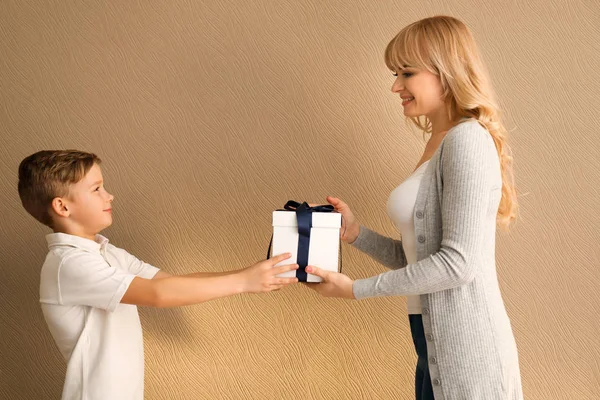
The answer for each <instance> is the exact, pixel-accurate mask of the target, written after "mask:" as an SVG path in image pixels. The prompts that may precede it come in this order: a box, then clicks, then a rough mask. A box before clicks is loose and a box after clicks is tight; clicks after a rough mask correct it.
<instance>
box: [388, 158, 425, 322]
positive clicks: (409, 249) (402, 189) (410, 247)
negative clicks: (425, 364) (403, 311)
mask: <svg viewBox="0 0 600 400" xmlns="http://www.w3.org/2000/svg"><path fill="white" fill-rule="evenodd" d="M427 164H429V160H427V161H425V162H424V163H423V164H421V165H420V166H419V168H417V169H416V170H415V172H413V173H412V174H411V175H410V176H409V177H408V178H406V180H405V181H404V182H402V183H401V184H400V186H398V187H397V188H396V189H394V190H393V191H392V193H391V194H390V197H389V199H388V202H387V213H388V216H389V217H390V219H391V220H392V222H393V223H394V225H395V226H396V229H398V231H399V232H400V235H401V236H402V247H403V248H404V253H405V254H406V261H407V262H408V263H409V264H414V263H416V262H417V248H416V244H415V224H414V217H413V213H414V210H415V202H416V201H417V192H418V191H419V186H420V184H421V178H422V176H423V173H424V172H425V168H426V167H427ZM406 306H407V309H408V313H409V314H421V300H420V298H419V296H407V297H406Z"/></svg>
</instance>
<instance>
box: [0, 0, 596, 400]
mask: <svg viewBox="0 0 600 400" xmlns="http://www.w3.org/2000/svg"><path fill="white" fill-rule="evenodd" d="M435 14H450V15H453V16H456V17H459V18H461V19H463V20H464V21H465V22H466V23H467V24H468V25H469V26H470V27H471V29H472V30H473V33H474V35H475V37H476V39H477V41H478V43H479V46H480V48H481V51H482V54H483V57H484V59H485V61H486V63H487V65H488V68H489V70H490V74H491V76H492V80H493V82H494V84H495V87H496V92H497V95H498V98H499V101H500V103H501V104H502V106H503V111H504V119H505V122H506V125H507V127H508V128H509V130H510V140H511V141H510V143H511V144H512V146H513V150H514V157H515V173H516V179H517V185H518V190H519V192H520V195H521V197H520V204H521V216H520V219H519V220H518V221H517V223H516V224H515V225H514V226H513V229H512V230H511V232H510V233H509V234H506V233H501V232H498V240H497V255H496V257H497V264H498V274H499V278H500V284H501V289H502V293H503V296H504V300H505V304H506V308H507V310H508V313H509V316H510V318H511V321H512V326H513V330H514V333H515V337H516V340H517V344H518V348H519V355H520V362H521V371H522V376H523V385H524V392H525V396H526V398H527V399H531V400H547V399H565V400H573V399H597V398H598V396H599V395H598V393H599V391H600V363H599V361H598V360H599V359H600V340H599V335H598V333H599V332H600V323H599V318H598V315H599V313H600V295H599V294H598V286H599V284H600V268H599V259H600V251H599V248H600V246H599V245H598V236H599V235H598V233H599V232H598V231H599V229H598V226H600V216H599V215H600V202H599V200H598V199H599V198H600V191H599V189H598V186H599V185H598V184H599V182H600V165H599V161H598V160H599V157H598V154H599V149H600V140H599V139H598V132H599V129H598V126H599V123H600V111H599V110H600V102H599V101H598V98H597V95H598V93H600V80H599V78H598V74H597V66H598V65H600V45H599V44H598V43H600V28H599V27H600V5H599V4H598V2H597V1H592V0H581V1H570V2H566V1H560V0H552V1H548V0H533V1H528V2H524V1H494V2H491V1H488V2H485V4H484V5H482V3H481V2H477V1H473V0H448V1H437V0H436V1H425V2H409V1H388V0H385V1H369V0H356V1H335V0H319V1H318V0H307V1H285V0H283V1H282V0H280V1H266V0H265V1H262V0H261V1H241V0H221V1H144V2H139V1H128V0H125V1H118V2H106V1H95V2H94V1H86V2H71V1H67V2H65V1H40V0H36V1H31V0H3V1H2V2H0V135H1V139H2V140H1V143H2V145H1V146H0V204H1V205H0V207H1V210H2V217H3V219H2V223H1V224H0V249H1V250H0V268H1V274H0V294H1V296H2V303H1V306H0V338H1V340H0V398H2V399H11V400H12V399H56V398H59V396H60V393H61V389H62V383H63V379H64V374H65V363H64V361H63V359H62V357H61V356H60V353H59V352H58V349H57V348H56V346H55V344H54V342H53V340H52V337H51V336H50V333H49V332H48V330H47V327H46V325H45V322H44V319H43V316H42V313H41V310H40V307H39V303H38V299H39V293H38V289H39V271H40V267H41V265H42V262H43V260H44V257H45V254H46V250H47V249H46V246H45V239H44V235H45V234H47V233H49V230H48V229H47V228H45V227H43V226H40V225H39V224H37V222H36V221H35V220H33V218H31V217H30V216H29V215H27V214H26V213H25V211H24V210H23V209H22V207H21V205H20V202H19V199H18V194H17V190H16V183H17V175H16V172H17V167H18V164H19V162H20V160H21V159H22V158H23V157H25V156H27V155H29V154H31V153H33V152H35V151H38V150H41V149H57V148H77V149H81V150H87V151H92V152H95V153H97V154H98V155H100V157H101V158H102V159H103V173H104V177H105V180H106V186H107V189H108V190H109V191H111V192H112V193H113V194H114V195H115V201H114V214H113V215H114V225H113V226H112V227H110V228H109V229H107V230H106V231H104V234H105V235H106V236H108V237H109V238H110V240H111V242H112V243H114V244H115V245H117V246H120V247H124V248H126V249H127V250H128V251H130V252H131V253H133V254H135V255H137V256H138V257H139V258H141V259H143V260H145V261H147V262H149V263H152V264H154V265H156V266H158V267H160V268H162V269H164V270H165V271H168V272H171V273H175V274H177V273H190V272H194V271H223V270H231V269H238V268H242V267H245V266H248V265H250V264H252V263H254V262H256V261H258V260H261V259H263V258H264V257H265V254H266V249H267V245H268V241H269V238H270V235H271V229H272V228H271V211H273V210H274V209H277V208H281V207H282V206H283V205H284V204H285V202H286V201H287V200H289V199H294V200H298V201H303V200H306V201H309V202H313V203H321V204H322V203H323V202H324V201H325V196H327V195H334V196H337V197H340V198H342V199H343V200H345V201H346V202H347V203H348V204H349V205H350V206H351V207H352V208H353V210H354V212H355V214H356V215H357V217H358V218H359V220H360V222H361V223H363V224H364V225H366V226H369V227H370V228H372V229H374V230H376V231H378V232H381V233H383V234H386V235H389V236H394V235H397V233H396V231H395V229H394V228H393V226H392V224H391V222H390V221H389V219H388V217H387V215H386V210H385V204H386V201H387V197H388V196H389V193H390V192H391V190H392V189H393V188H394V187H396V186H397V185H398V184H399V183H400V182H401V181H402V180H403V179H404V178H406V177H407V176H408V175H409V174H410V172H411V171H412V170H413V169H414V167H415V165H416V163H417V161H418V160H419V158H420V156H421V153H422V151H423V149H424V145H425V142H424V139H423V137H422V135H421V134H420V133H419V132H418V131H416V130H415V129H412V128H410V126H409V125H408V124H406V123H405V121H404V119H403V117H402V110H401V106H400V102H399V99H398V98H397V96H395V95H392V93H391V92H390V88H391V85H392V82H393V77H392V76H391V74H390V73H389V71H388V70H387V68H386V67H385V64H384V63H383V51H384V49H385V46H386V44H387V42H388V41H389V40H390V39H391V38H392V37H393V36H394V35H395V34H396V33H397V32H398V31H399V30H400V29H401V28H402V27H403V26H405V25H406V24H408V23H410V22H413V21H415V20H417V19H420V18H423V17H426V16H431V15H435ZM343 260H344V272H345V273H347V274H348V275H349V276H350V277H352V278H363V277H367V276H373V275H376V274H378V273H381V272H383V271H384V267H383V266H382V265H379V264H377V263H376V262H375V261H373V260H371V259H370V258H368V257H366V256H365V255H363V254H360V253H359V252H358V251H356V250H355V249H353V248H351V247H350V246H347V245H344V246H343ZM140 314H141V318H142V325H143V329H144V339H145V353H146V379H145V384H146V398H148V399H411V398H413V396H414V395H413V369H414V363H415V354H414V350H413V345H412V340H411V338H410V329H409V326H408V319H407V316H406V305H405V299H404V298H403V297H397V298H378V299H368V300H363V301H360V302H350V301H343V300H332V299H324V298H320V297H318V296H317V295H316V294H315V293H314V292H313V291H311V290H309V289H308V288H306V287H305V286H302V285H297V286H294V287H291V288H287V289H285V290H281V291H278V292H274V293H270V294H266V295H240V296H235V297H231V298H225V299H221V300H217V301H213V302H209V303H205V304H201V305H196V306H189V307H184V308H178V309H166V310H162V309H149V308H140Z"/></svg>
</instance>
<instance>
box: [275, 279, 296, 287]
mask: <svg viewBox="0 0 600 400" xmlns="http://www.w3.org/2000/svg"><path fill="white" fill-rule="evenodd" d="M296 282H298V278H279V279H277V280H276V281H275V285H290V284H292V283H296Z"/></svg>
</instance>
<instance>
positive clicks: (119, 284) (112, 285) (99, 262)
mask: <svg viewBox="0 0 600 400" xmlns="http://www.w3.org/2000/svg"><path fill="white" fill-rule="evenodd" d="M133 278H135V275H134V274H130V273H128V272H126V271H123V270H121V269H118V268H114V267H111V266H110V265H109V264H108V263H107V262H106V260H104V258H103V257H102V256H101V255H100V254H92V253H83V254H82V253H78V254H76V255H73V256H71V257H68V258H66V259H64V260H63V261H62V263H61V265H60V267H59V270H58V299H59V304H61V305H84V306H90V307H95V308H101V309H103V310H107V311H114V309H115V308H116V307H117V305H118V304H119V303H120V302H121V299H122V298H123V296H124V295H125V292H126V291H127V288H129V284H131V281H132V280H133Z"/></svg>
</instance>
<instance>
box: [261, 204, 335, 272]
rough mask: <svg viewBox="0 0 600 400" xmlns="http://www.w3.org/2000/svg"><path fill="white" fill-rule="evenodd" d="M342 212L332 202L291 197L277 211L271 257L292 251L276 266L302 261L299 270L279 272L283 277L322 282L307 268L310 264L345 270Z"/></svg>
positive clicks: (323, 267) (328, 268)
mask: <svg viewBox="0 0 600 400" xmlns="http://www.w3.org/2000/svg"><path fill="white" fill-rule="evenodd" d="M341 226H342V214H340V213H338V212H336V211H334V208H333V206H332V205H322V206H314V207H310V206H309V205H308V204H307V203H306V202H304V203H302V204H300V203H298V202H296V201H293V200H290V201H288V202H287V204H286V205H285V206H284V208H283V209H280V210H276V211H273V236H272V238H271V244H269V250H268V251H267V258H269V257H270V256H271V246H272V249H273V252H272V254H274V255H278V254H282V253H291V255H292V256H291V257H290V258H288V259H287V260H284V261H282V262H280V263H278V264H277V265H276V266H280V265H288V264H298V265H299V268H298V269H297V270H295V271H288V272H284V273H283V274H279V275H278V276H279V277H282V278H292V277H294V276H295V277H297V278H298V281H299V282H321V280H322V279H321V278H320V277H318V276H316V275H313V274H309V273H307V272H306V266H307V265H314V266H316V267H319V268H321V269H324V270H328V271H334V272H341V243H340V228H341Z"/></svg>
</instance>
